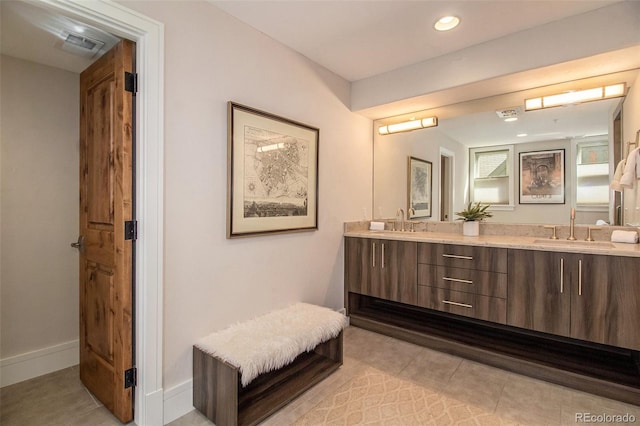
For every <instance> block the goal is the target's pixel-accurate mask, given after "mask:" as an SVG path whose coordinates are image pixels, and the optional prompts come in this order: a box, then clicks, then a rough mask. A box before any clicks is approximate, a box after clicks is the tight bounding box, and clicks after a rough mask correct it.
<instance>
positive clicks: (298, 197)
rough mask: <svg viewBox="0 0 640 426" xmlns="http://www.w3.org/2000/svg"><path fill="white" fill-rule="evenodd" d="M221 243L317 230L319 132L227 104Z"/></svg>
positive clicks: (286, 120)
mask: <svg viewBox="0 0 640 426" xmlns="http://www.w3.org/2000/svg"><path fill="white" fill-rule="evenodd" d="M227 120H228V132H227V133H228V136H227V238H234V237H243V236H251V235H266V234H274V233H283V232H300V231H313V230H317V229H318V140H319V134H320V130H318V129H317V128H314V127H310V126H307V125H305V124H301V123H298V122H295V121H291V120H288V119H285V118H282V117H278V116H276V115H273V114H269V113H266V112H264V111H259V110H257V109H254V108H249V107H247V106H244V105H239V104H236V103H233V102H229V103H228V104H227Z"/></svg>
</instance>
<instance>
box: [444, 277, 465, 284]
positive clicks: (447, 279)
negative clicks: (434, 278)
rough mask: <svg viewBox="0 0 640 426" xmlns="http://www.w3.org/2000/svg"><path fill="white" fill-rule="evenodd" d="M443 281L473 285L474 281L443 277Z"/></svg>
mask: <svg viewBox="0 0 640 426" xmlns="http://www.w3.org/2000/svg"><path fill="white" fill-rule="evenodd" d="M442 279H443V280H445V281H455V282H457V283H465V284H473V281H471V280H462V279H460V278H450V277H442Z"/></svg>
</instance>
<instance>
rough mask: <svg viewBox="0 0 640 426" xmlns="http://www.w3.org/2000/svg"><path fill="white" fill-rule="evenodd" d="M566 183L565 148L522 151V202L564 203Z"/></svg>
mask: <svg viewBox="0 0 640 426" xmlns="http://www.w3.org/2000/svg"><path fill="white" fill-rule="evenodd" d="M564 184H565V169H564V149H555V150H548V151H531V152H521V153H520V185H519V186H520V191H519V192H520V204H564V203H565V185H564Z"/></svg>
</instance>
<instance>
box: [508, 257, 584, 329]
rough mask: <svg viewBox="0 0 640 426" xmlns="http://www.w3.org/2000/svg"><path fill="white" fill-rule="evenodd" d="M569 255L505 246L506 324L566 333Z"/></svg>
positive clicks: (568, 302) (568, 319) (568, 323)
mask: <svg viewBox="0 0 640 426" xmlns="http://www.w3.org/2000/svg"><path fill="white" fill-rule="evenodd" d="M572 259H573V258H572V255H567V254H565V253H555V252H547V251H537V250H509V255H508V270H509V273H508V274H509V289H508V292H507V306H508V308H507V324H509V325H513V326H516V327H522V328H526V329H529V330H536V331H541V332H544V333H552V334H559V335H562V336H569V333H570V329H569V327H570V319H571V282H570V281H571V275H570V273H569V270H570V267H571V264H572Z"/></svg>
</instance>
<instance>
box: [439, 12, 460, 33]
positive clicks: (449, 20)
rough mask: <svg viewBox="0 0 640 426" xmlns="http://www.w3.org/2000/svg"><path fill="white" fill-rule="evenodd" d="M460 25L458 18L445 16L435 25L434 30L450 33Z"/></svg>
mask: <svg viewBox="0 0 640 426" xmlns="http://www.w3.org/2000/svg"><path fill="white" fill-rule="evenodd" d="M458 24H460V18H458V17H457V16H453V15H450V16H443V17H442V18H440V19H438V20H437V21H436V23H435V24H433V28H435V29H436V30H438V31H449V30H452V29H454V28H455V27H457V26H458Z"/></svg>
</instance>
